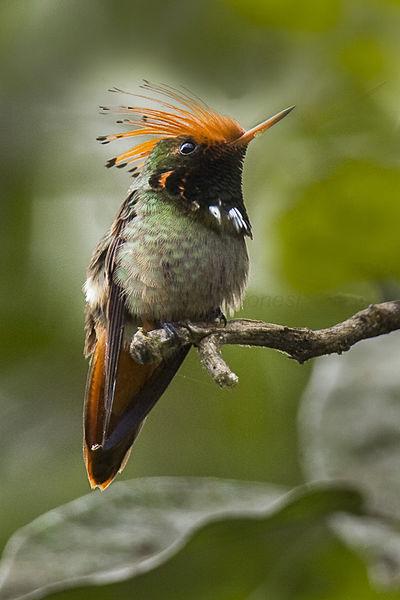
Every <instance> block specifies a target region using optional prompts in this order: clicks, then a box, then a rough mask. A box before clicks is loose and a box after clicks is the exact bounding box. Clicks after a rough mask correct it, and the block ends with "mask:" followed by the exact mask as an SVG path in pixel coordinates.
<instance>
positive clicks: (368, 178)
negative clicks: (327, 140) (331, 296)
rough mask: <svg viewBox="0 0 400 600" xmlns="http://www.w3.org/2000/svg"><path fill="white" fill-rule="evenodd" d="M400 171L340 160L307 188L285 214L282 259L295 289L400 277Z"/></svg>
mask: <svg viewBox="0 0 400 600" xmlns="http://www.w3.org/2000/svg"><path fill="white" fill-rule="evenodd" d="M399 196H400V171H399V170H398V169H395V168H390V167H384V166H381V165H378V164H373V163H369V162H361V161H354V160H353V161H347V162H343V163H342V164H340V165H339V166H338V167H337V168H336V169H335V170H334V171H333V172H332V173H331V174H330V175H329V176H328V177H326V178H324V179H321V180H319V181H316V182H313V183H312V184H311V185H309V186H308V187H306V188H304V189H303V190H302V192H301V194H300V197H299V198H298V199H297V201H296V203H295V204H294V205H293V206H292V208H290V209H289V210H288V211H287V212H286V213H284V214H283V215H282V217H281V220H280V223H279V232H280V240H281V260H282V267H283V271H284V273H285V275H286V278H287V279H288V281H289V282H290V284H291V285H293V286H294V287H295V288H297V289H299V290H302V291H307V292H324V291H328V290H333V289H335V288H337V287H338V286H341V285H346V284H348V283H351V282H357V281H368V280H372V281H381V280H386V279H394V278H396V279H399V278H400V262H399V259H398V257H399V255H400V236H399V235H398V231H397V229H396V227H394V226H393V224H394V223H398V222H399V221H400V203H399V202H398V198H399Z"/></svg>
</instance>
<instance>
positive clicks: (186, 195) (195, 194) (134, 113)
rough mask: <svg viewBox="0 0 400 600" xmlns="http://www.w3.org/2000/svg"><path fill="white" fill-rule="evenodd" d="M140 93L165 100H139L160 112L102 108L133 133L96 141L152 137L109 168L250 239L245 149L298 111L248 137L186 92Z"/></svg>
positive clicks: (252, 131) (275, 118) (155, 88)
mask: <svg viewBox="0 0 400 600" xmlns="http://www.w3.org/2000/svg"><path fill="white" fill-rule="evenodd" d="M142 87H143V88H144V89H146V90H150V91H151V92H152V93H153V94H155V95H156V96H157V95H158V96H161V98H158V97H155V98H153V97H151V98H150V97H149V96H146V95H144V96H143V95H142V96H138V95H136V97H141V98H145V99H146V100H152V101H153V102H155V103H156V104H157V108H147V107H137V106H121V107H119V108H118V109H110V108H107V107H101V108H102V110H103V112H108V111H110V110H114V111H115V110H116V111H118V112H119V113H120V114H121V115H122V114H125V115H129V117H128V118H124V119H120V120H118V121H117V123H119V124H123V125H126V126H132V127H133V129H130V130H129V131H125V132H122V133H116V134H111V135H105V136H100V137H98V138H97V139H98V140H99V141H100V142H102V143H103V144H108V143H109V142H111V141H113V140H117V139H126V138H135V137H137V136H150V139H147V140H145V141H143V142H140V143H138V144H136V145H135V146H134V147H133V148H131V149H129V150H127V151H126V152H123V153H122V154H119V155H118V156H115V157H113V158H111V159H110V160H109V161H108V162H107V163H106V166H107V167H114V166H115V167H117V168H123V167H128V170H129V171H130V172H131V173H132V175H133V176H137V175H139V174H140V176H141V177H140V179H141V181H144V182H145V185H146V186H147V187H148V188H150V189H152V190H154V191H159V192H163V193H164V194H166V197H169V198H172V199H175V200H177V201H179V203H180V205H181V206H182V207H183V208H184V209H185V210H191V211H194V212H197V211H199V213H200V214H203V216H204V215H207V218H209V219H211V220H214V221H215V223H216V224H217V225H222V224H223V223H226V224H228V225H230V226H231V228H233V230H235V231H236V232H237V233H240V234H244V235H251V228H250V223H249V220H248V217H247V214H246V210H245V208H244V205H243V197H242V165H243V159H244V156H245V153H246V149H247V146H248V144H249V143H250V141H251V140H253V139H254V138H255V137H256V136H257V135H258V134H260V133H262V132H264V131H266V130H267V129H269V128H270V127H272V125H275V123H278V122H279V121H280V120H281V119H283V117H285V116H286V115H287V114H288V113H289V112H290V111H291V110H292V109H293V108H294V107H293V106H292V107H290V108H287V109H285V110H282V111H281V112H279V113H277V114H275V115H274V116H273V117H270V118H269V119H267V120H266V121H263V122H262V123H260V124H259V125H256V126H255V127H253V128H251V129H248V130H247V131H246V130H244V129H243V128H242V127H241V126H240V125H239V123H238V122H237V121H235V120H234V119H232V118H231V117H227V116H225V115H222V114H220V113H218V112H216V111H214V110H213V109H212V108H210V107H209V106H208V105H207V104H205V103H204V102H202V101H201V100H199V99H198V98H195V97H192V96H191V95H189V94H188V93H186V92H185V91H177V90H175V89H174V88H171V87H169V86H167V85H153V84H150V83H149V82H147V81H145V82H144V84H143V85H142ZM112 91H122V90H119V89H117V88H114V89H113V90H112Z"/></svg>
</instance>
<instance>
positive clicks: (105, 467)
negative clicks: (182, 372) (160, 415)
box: [84, 330, 157, 490]
mask: <svg viewBox="0 0 400 600" xmlns="http://www.w3.org/2000/svg"><path fill="white" fill-rule="evenodd" d="M105 357H106V331H105V330H103V332H102V333H101V334H100V335H99V339H98V341H97V343H96V347H95V350H94V353H93V356H92V361H91V366H90V372H89V376H88V383H87V388H86V401H85V415H84V425H85V440H84V458H85V463H86V469H87V473H88V478H89V481H90V485H91V487H92V488H95V487H99V488H100V489H102V490H104V489H106V488H107V487H108V486H109V485H110V483H111V482H112V480H113V479H114V477H115V476H116V475H117V473H118V472H120V471H122V469H123V467H124V464H125V457H126V458H127V454H128V453H129V449H130V447H131V445H132V443H133V442H134V440H135V438H136V437H137V435H138V434H139V431H140V428H141V423H140V424H139V425H137V426H136V427H135V428H133V429H131V430H130V431H129V435H126V436H122V437H121V440H119V441H118V443H116V444H115V445H114V446H113V447H111V448H110V449H107V450H105V449H104V448H103V441H104V440H103V426H104V422H105V419H106V415H105V411H104V405H105V403H104V390H105V360H106V358H105ZM156 367H157V365H154V364H151V365H150V364H147V365H140V364H138V363H136V362H135V361H134V360H133V359H132V358H131V356H130V354H129V352H128V351H127V350H124V349H121V351H120V354H119V359H118V378H117V381H116V389H115V395H114V401H113V404H112V409H111V415H110V417H109V426H108V433H109V435H111V434H112V432H113V431H115V429H116V427H117V425H118V423H119V421H120V419H121V416H122V415H123V414H124V413H125V411H127V409H128V408H129V406H130V405H131V403H132V402H133V401H134V399H135V397H136V396H137V394H138V392H140V391H141V390H142V389H143V387H144V386H145V384H146V382H147V381H148V379H149V378H150V377H151V375H152V373H153V372H154V370H155V369H156Z"/></svg>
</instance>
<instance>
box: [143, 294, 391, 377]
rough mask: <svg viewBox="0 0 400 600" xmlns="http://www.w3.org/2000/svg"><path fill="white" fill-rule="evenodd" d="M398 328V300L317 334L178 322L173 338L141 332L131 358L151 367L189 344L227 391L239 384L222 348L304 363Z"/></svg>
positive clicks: (257, 325)
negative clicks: (267, 351)
mask: <svg viewBox="0 0 400 600" xmlns="http://www.w3.org/2000/svg"><path fill="white" fill-rule="evenodd" d="M397 329H400V301H393V302H383V303H382V304H371V305H370V306H369V307H368V308H365V309H364V310H361V311H360V312H358V313H356V314H355V315H353V316H352V317H350V318H349V319H346V320H345V321H342V322H341V323H338V324H337V325H333V326H332V327H328V328H326V329H317V330H313V329H308V328H305V327H286V326H285V325H275V324H273V323H265V322H264V321H251V320H248V319H234V320H232V321H228V323H227V324H226V326H225V327H224V326H222V325H220V324H216V323H177V324H174V330H175V334H174V335H171V332H169V331H167V330H165V329H156V330H153V331H150V332H148V333H145V332H143V331H142V330H141V329H140V330H139V331H138V332H137V333H136V334H135V336H134V338H133V340H132V344H131V354H132V356H133V358H134V359H135V360H136V361H137V362H140V363H147V362H156V361H159V360H160V359H162V358H166V357H167V356H168V355H169V354H170V353H171V352H172V351H173V350H174V349H176V348H178V347H180V346H184V345H187V344H193V345H194V346H196V347H197V350H198V352H199V356H200V360H201V363H202V364H203V366H204V367H205V368H206V369H207V371H208V372H209V373H210V375H211V377H212V378H213V379H214V380H215V381H216V383H218V385H220V386H221V387H230V386H232V385H235V384H236V383H237V382H238V377H237V376H236V375H235V373H233V372H232V371H231V370H230V368H229V366H228V365H227V364H226V362H225V361H224V359H223V358H222V356H221V352H220V350H221V346H223V345H224V344H239V345H241V346H262V347H265V348H273V349H275V350H280V351H281V352H284V353H285V354H287V355H288V356H289V357H290V358H293V359H294V360H297V361H298V362H299V363H304V362H305V361H306V360H309V359H310V358H314V357H317V356H322V355H324V354H333V353H337V354H341V353H342V352H346V351H347V350H349V349H350V348H351V346H353V345H354V344H356V343H357V342H359V341H361V340H365V339H368V338H372V337H376V336H379V335H383V334H386V333H390V332H391V331H395V330H397Z"/></svg>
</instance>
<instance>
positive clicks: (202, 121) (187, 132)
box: [97, 81, 244, 167]
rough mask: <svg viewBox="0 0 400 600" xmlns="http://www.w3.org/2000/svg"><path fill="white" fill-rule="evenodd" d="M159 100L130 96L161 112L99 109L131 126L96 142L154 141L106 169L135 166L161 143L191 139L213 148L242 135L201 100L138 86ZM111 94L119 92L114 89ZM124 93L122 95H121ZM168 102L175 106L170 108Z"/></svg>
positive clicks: (164, 88)
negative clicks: (140, 138)
mask: <svg viewBox="0 0 400 600" xmlns="http://www.w3.org/2000/svg"><path fill="white" fill-rule="evenodd" d="M141 87H142V88H143V89H146V90H149V91H151V92H153V93H156V94H158V95H160V96H161V97H162V99H160V98H151V97H148V96H145V95H139V94H132V95H134V96H136V97H137V98H144V99H145V100H151V101H152V102H155V103H157V104H158V105H159V106H160V107H161V108H148V107H137V106H121V107H119V108H114V109H111V108H107V107H101V108H102V109H103V111H110V110H112V111H114V112H117V113H119V114H128V115H130V118H129V119H124V120H120V121H117V123H121V124H126V125H132V126H133V127H134V129H131V130H129V131H126V132H124V133H116V134H111V135H104V136H100V137H98V138H97V139H98V140H99V141H100V142H102V143H103V144H108V143H109V142H112V141H113V140H118V139H124V138H131V137H136V136H142V135H151V136H154V138H152V139H150V140H147V141H145V142H143V143H140V144H138V145H136V146H134V147H133V148H131V149H130V150H128V151H127V152H123V153H122V154H119V155H118V156H116V157H114V158H112V159H110V160H109V161H108V162H107V166H108V167H112V166H116V167H124V166H126V165H128V164H129V165H130V164H133V163H136V162H139V163H140V162H143V161H144V159H145V158H146V157H147V156H148V155H149V154H150V152H151V151H152V150H153V148H154V146H155V145H156V144H157V143H158V142H159V141H160V140H162V139H167V138H174V137H179V136H184V137H188V138H190V139H193V140H194V141H195V142H196V143H198V144H217V143H223V142H232V141H234V140H236V139H238V138H240V136H242V135H243V134H244V129H242V127H241V126H240V125H239V123H238V122H237V121H235V120H234V119H232V118H231V117H227V116H225V115H221V114H219V113H218V112H216V111H215V110H213V109H212V108H210V107H209V106H208V105H207V104H205V103H204V102H202V101H201V100H199V99H197V98H194V97H192V96H190V95H189V94H187V93H186V92H184V91H178V90H175V89H174V88H172V87H170V86H167V85H154V84H151V83H149V82H148V81H145V82H144V84H143V85H142V86H141ZM110 91H114V92H123V91H122V90H119V89H118V88H114V89H113V90H110ZM123 93H124V92H123ZM167 100H171V101H173V102H174V103H177V104H178V105H175V104H171V103H170V102H168V101H167Z"/></svg>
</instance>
